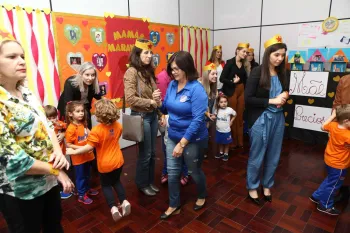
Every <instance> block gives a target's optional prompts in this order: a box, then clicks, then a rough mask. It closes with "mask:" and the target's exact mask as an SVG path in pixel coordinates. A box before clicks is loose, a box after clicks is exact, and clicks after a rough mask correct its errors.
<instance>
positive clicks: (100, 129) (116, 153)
mask: <svg viewBox="0 0 350 233" xmlns="http://www.w3.org/2000/svg"><path fill="white" fill-rule="evenodd" d="M122 131H123V129H122V126H121V124H120V123H119V122H117V121H115V122H114V123H112V124H110V125H105V124H98V125H96V126H95V127H93V128H92V129H91V132H90V134H89V137H88V139H87V141H88V144H89V145H90V146H93V147H95V148H96V152H97V158H96V159H97V168H98V171H99V172H100V173H108V172H111V171H113V170H115V169H118V168H120V167H121V166H123V164H124V158H123V154H122V151H121V150H120V145H119V138H120V136H121V134H122Z"/></svg>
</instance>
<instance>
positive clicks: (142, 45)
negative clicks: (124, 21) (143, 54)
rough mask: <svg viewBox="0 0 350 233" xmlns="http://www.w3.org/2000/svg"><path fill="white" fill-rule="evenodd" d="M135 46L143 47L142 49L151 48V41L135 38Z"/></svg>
mask: <svg viewBox="0 0 350 233" xmlns="http://www.w3.org/2000/svg"><path fill="white" fill-rule="evenodd" d="M135 46H136V47H137V48H139V49H143V50H152V47H153V43H152V42H151V41H150V40H148V41H145V42H141V41H139V40H136V42H135Z"/></svg>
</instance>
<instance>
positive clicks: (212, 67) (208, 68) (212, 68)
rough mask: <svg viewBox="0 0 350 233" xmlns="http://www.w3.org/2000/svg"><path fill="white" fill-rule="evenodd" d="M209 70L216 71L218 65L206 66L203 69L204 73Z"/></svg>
mask: <svg viewBox="0 0 350 233" xmlns="http://www.w3.org/2000/svg"><path fill="white" fill-rule="evenodd" d="M208 70H216V65H215V64H214V63H210V64H209V65H206V66H204V67H203V71H208Z"/></svg>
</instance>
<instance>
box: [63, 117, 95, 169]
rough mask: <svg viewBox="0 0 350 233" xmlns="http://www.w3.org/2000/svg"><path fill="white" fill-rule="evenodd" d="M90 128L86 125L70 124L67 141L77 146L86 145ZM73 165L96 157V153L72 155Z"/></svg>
mask: <svg viewBox="0 0 350 233" xmlns="http://www.w3.org/2000/svg"><path fill="white" fill-rule="evenodd" d="M87 137H88V129H87V128H85V126H84V125H82V124H80V125H76V124H73V123H72V124H69V125H68V128H67V130H66V142H67V143H71V144H73V145H76V146H85V145H86V143H87V140H86V139H87ZM70 157H71V159H72V164H73V165H80V164H83V163H86V162H89V161H91V160H93V159H94V157H95V156H94V153H93V152H92V151H91V152H88V153H85V154H79V155H71V156H70Z"/></svg>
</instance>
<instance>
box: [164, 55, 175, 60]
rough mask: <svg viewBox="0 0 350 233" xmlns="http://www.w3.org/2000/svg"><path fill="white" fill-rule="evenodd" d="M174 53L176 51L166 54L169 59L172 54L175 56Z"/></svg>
mask: <svg viewBox="0 0 350 233" xmlns="http://www.w3.org/2000/svg"><path fill="white" fill-rule="evenodd" d="M173 55H174V53H168V54H167V55H166V58H167V60H168V61H169V59H170V58H171V56H173Z"/></svg>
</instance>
